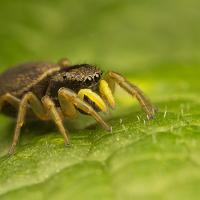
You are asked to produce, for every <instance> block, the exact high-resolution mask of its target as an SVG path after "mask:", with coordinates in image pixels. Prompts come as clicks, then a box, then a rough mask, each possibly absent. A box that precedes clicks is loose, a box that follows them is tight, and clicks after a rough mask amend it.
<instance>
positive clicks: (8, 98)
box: [0, 93, 20, 110]
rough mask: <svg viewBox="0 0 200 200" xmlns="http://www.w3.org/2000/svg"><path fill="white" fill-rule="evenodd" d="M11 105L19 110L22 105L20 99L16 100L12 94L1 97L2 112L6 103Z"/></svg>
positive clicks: (0, 107) (0, 106)
mask: <svg viewBox="0 0 200 200" xmlns="http://www.w3.org/2000/svg"><path fill="white" fill-rule="evenodd" d="M6 102H7V103H9V104H10V105H12V106H13V107H14V108H16V109H18V108H19V104H20V99H18V98H16V97H15V96H13V95H12V94H10V93H6V94H4V95H3V96H1V97H0V110H1V109H2V107H3V105H4V103H6Z"/></svg>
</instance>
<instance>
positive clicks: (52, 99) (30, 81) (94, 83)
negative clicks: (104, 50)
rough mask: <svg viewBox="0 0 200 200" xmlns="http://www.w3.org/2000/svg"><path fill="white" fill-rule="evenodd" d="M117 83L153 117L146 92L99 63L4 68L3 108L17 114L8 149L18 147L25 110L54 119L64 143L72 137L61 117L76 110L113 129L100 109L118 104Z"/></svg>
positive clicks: (0, 91) (0, 88)
mask: <svg viewBox="0 0 200 200" xmlns="http://www.w3.org/2000/svg"><path fill="white" fill-rule="evenodd" d="M115 83H117V84H118V85H119V86H121V87H122V88H123V89H124V90H126V91H127V92H128V93H129V94H131V95H132V96H134V97H136V99H137V100H138V101H139V103H140V105H141V106H142V108H143V110H144V111H145V112H146V114H147V117H148V119H151V118H153V116H154V114H155V109H154V107H153V106H152V104H151V103H150V101H149V100H148V99H147V98H146V97H145V96H144V94H143V92H142V91H141V90H140V89H139V88H138V87H137V86H135V85H133V84H131V83H130V82H129V81H127V80H126V79H125V78H124V77H123V76H122V75H120V74H118V73H115V72H112V71H110V72H108V73H107V74H106V75H105V76H104V77H102V71H101V70H100V69H98V68H97V67H95V66H93V65H89V64H80V65H70V64H69V61H68V60H67V59H62V60H61V61H59V62H58V64H53V63H49V62H35V63H26V64H21V65H18V66H16V67H14V68H11V69H9V70H7V71H5V72H4V73H2V74H1V75H0V110H1V111H2V112H3V113H4V114H7V115H10V116H16V117H17V123H16V128H15V133H14V138H13V142H12V146H11V148H10V151H9V153H10V154H12V153H13V152H14V150H15V147H16V145H17V142H18V140H19V135H20V131H21V127H22V126H23V123H24V120H25V117H26V114H27V118H29V117H31V116H32V115H34V116H36V117H37V118H39V119H41V120H53V121H54V122H55V124H56V125H57V127H58V129H59V131H60V133H61V134H62V135H63V137H64V140H65V144H69V139H68V131H67V129H66V128H64V126H63V121H62V118H63V116H64V117H68V118H74V117H75V116H76V113H77V110H78V111H80V112H81V113H84V114H88V115H91V116H92V117H93V118H94V119H95V120H96V121H97V122H98V123H99V124H101V125H102V127H103V128H105V129H106V130H108V131H111V130H112V129H111V126H109V125H108V124H107V123H106V122H105V121H104V120H103V119H102V117H101V116H100V115H99V114H98V113H97V112H99V111H103V112H108V109H109V107H111V108H114V107H115V100H114V97H113V92H114V86H115Z"/></svg>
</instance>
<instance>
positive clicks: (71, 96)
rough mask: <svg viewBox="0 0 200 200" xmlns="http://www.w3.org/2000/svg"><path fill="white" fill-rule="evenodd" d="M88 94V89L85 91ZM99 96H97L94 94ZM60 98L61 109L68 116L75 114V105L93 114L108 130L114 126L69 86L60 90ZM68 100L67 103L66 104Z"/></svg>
mask: <svg viewBox="0 0 200 200" xmlns="http://www.w3.org/2000/svg"><path fill="white" fill-rule="evenodd" d="M84 92H85V93H86V94H87V92H88V91H84ZM93 97H94V98H98V97H97V96H96V97H95V96H93ZM58 98H59V102H60V104H61V109H62V111H63V113H64V114H65V115H67V116H70V115H71V116H74V115H75V107H76V108H78V109H80V110H82V111H84V112H85V113H87V114H89V115H91V116H92V117H93V118H94V119H95V120H96V121H97V122H98V123H99V124H101V126H102V127H103V128H104V129H105V130H107V131H111V130H112V128H111V127H110V126H109V125H108V124H107V123H106V122H105V121H104V120H103V119H102V118H101V116H100V115H99V114H98V113H97V112H96V111H95V110H94V109H93V108H92V107H91V106H90V105H89V104H88V103H86V102H85V101H84V100H83V99H81V98H80V97H79V96H78V95H77V94H76V93H75V92H73V91H72V90H69V89H67V88H61V89H60V90H59V91H58ZM65 102H66V104H65ZM67 108H70V112H69V111H67Z"/></svg>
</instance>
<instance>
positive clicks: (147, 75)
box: [0, 0, 200, 200]
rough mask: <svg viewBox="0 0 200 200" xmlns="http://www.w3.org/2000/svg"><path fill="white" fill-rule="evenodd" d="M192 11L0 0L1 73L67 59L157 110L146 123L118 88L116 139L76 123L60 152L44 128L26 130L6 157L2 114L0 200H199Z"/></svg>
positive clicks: (156, 0) (148, 0) (159, 5)
mask: <svg viewBox="0 0 200 200" xmlns="http://www.w3.org/2000/svg"><path fill="white" fill-rule="evenodd" d="M199 9H200V3H199V1H197V0H190V1H189V0H182V1H179V0H168V1H163V0H123V1H122V0H121V1H120V0H99V1H97V0H84V1H81V0H57V1H54V0H48V1H47V0H41V1H36V0H28V1H27V0H18V1H14V0H7V1H4V0H0V45H1V48H0V70H1V71H4V70H5V69H6V68H8V67H10V66H12V65H15V64H19V63H23V62H26V61H30V60H31V61H34V60H50V61H55V62H56V61H57V60H58V59H60V58H62V57H68V58H69V59H70V60H71V61H72V63H83V62H84V63H85V62H86V63H94V64H97V65H98V66H99V67H101V68H102V69H103V70H104V71H107V70H115V71H118V72H120V73H122V74H124V75H125V76H126V77H127V78H129V80H131V81H132V82H134V83H136V84H138V85H139V86H140V87H141V88H142V89H143V90H144V91H145V93H147V94H148V96H149V97H150V98H151V99H152V101H153V102H154V104H155V105H157V106H158V107H159V113H158V114H157V117H156V119H155V120H153V121H151V122H147V121H146V119H145V116H144V114H142V111H140V110H139V108H138V106H137V105H135V104H134V103H133V100H132V99H131V98H129V96H128V95H124V94H125V93H123V92H122V91H121V90H120V89H118V94H117V102H118V108H117V111H116V112H114V113H113V117H109V118H110V120H109V123H110V124H112V126H113V134H111V135H109V134H108V133H106V132H105V131H104V130H102V129H101V128H100V127H99V126H95V127H93V128H92V129H91V128H89V129H88V128H86V129H84V127H87V125H88V124H90V122H88V121H87V120H86V119H83V120H84V121H83V122H84V123H82V126H81V127H82V128H81V129H80V130H76V129H74V128H71V130H70V132H71V142H72V146H71V147H70V148H69V149H66V148H64V147H63V140H62V138H61V136H60V135H59V134H58V133H57V131H56V130H55V129H51V128H49V124H44V125H43V123H41V124H40V123H38V124H37V125H35V124H28V125H27V126H26V127H25V128H24V129H23V131H22V138H21V141H20V144H19V147H18V149H17V153H16V154H15V155H14V156H12V157H7V156H6V152H7V149H8V147H9V144H10V142H11V138H12V134H13V129H14V125H15V122H14V121H12V120H11V119H9V118H7V117H5V116H1V117H0V156H1V157H0V199H27V198H29V199H87V200H88V199H92V200H93V199H113V200H114V199H131V200H132V199H163V200H164V199H166V200H168V199H181V200H183V199H198V197H199V196H200V172H199V166H200V159H199V155H200V135H199V133H200V110H199V108H200V95H199V91H200V81H199V76H200V37H199V35H200V26H199V22H200V12H199ZM122 111H123V112H122ZM137 116H139V118H138V117H137ZM80 121H81V120H80ZM81 122H82V121H81ZM81 122H77V123H79V124H81ZM86 122H87V123H86Z"/></svg>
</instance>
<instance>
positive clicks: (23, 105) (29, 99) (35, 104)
mask: <svg viewBox="0 0 200 200" xmlns="http://www.w3.org/2000/svg"><path fill="white" fill-rule="evenodd" d="M7 98H9V99H10V100H9V101H8V102H9V103H12V101H13V97H12V96H9V95H7ZM14 99H15V98H14ZM17 102H18V101H17ZM29 105H30V107H31V109H32V110H33V112H34V114H35V115H36V116H37V117H38V118H39V119H41V120H47V119H48V117H47V115H46V112H45V110H44V108H43V106H42V104H41V102H40V100H39V99H38V98H37V97H36V96H35V95H34V94H33V93H32V92H28V93H27V94H25V95H24V97H23V98H22V100H21V101H20V102H19V110H18V116H17V123H16V127H15V132H14V137H13V141H12V145H11V147H10V150H9V154H12V153H14V151H15V147H16V145H17V143H18V141H19V136H20V131H21V127H22V126H23V124H24V120H25V116H26V112H27V108H28V106H29Z"/></svg>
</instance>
